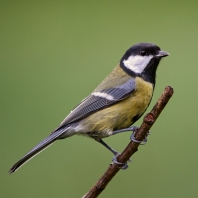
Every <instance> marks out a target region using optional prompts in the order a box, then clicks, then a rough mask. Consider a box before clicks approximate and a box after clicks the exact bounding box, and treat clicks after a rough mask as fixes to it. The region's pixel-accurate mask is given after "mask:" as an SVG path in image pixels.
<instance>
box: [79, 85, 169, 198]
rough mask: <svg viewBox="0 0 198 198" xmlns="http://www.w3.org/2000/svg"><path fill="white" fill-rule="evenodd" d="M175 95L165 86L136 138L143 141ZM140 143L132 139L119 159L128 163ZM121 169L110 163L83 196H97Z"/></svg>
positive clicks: (89, 197) (93, 197)
mask: <svg viewBox="0 0 198 198" xmlns="http://www.w3.org/2000/svg"><path fill="white" fill-rule="evenodd" d="M172 95H173V88H172V87H170V86H167V87H165V89H164V92H163V93H162V95H161V97H160V98H159V99H158V101H157V103H156V104H155V106H154V107H153V109H152V110H151V112H150V113H148V114H147V115H146V116H145V117H144V120H143V123H142V125H141V126H140V128H139V129H138V130H137V131H136V134H135V139H136V140H139V141H143V139H144V138H145V136H146V135H147V134H148V131H149V130H150V128H151V127H152V125H153V124H154V122H155V121H156V119H157V118H158V116H159V115H160V113H161V112H162V110H163V109H164V107H165V106H166V104H167V103H168V101H169V99H170V98H171V96H172ZM139 145H140V143H136V142H134V141H131V142H130V143H129V144H128V146H127V147H126V148H125V150H124V151H123V152H122V154H121V155H119V156H118V159H117V161H118V162H121V163H126V162H127V161H128V160H129V158H130V157H131V156H132V155H133V154H134V153H135V152H136V151H137V149H138V146H139ZM119 170H120V168H119V165H117V164H115V163H113V164H110V166H109V168H108V169H107V171H106V172H105V173H104V174H103V175H102V177H101V178H100V179H99V180H98V181H97V182H96V184H95V185H94V186H93V187H92V188H91V189H90V190H89V192H87V193H86V194H85V195H84V196H83V198H95V197H97V196H98V195H99V194H100V193H101V192H102V191H103V190H104V189H105V187H106V186H107V184H108V183H109V182H110V181H111V179H112V178H113V177H114V176H115V175H116V173H117V172H118V171H119Z"/></svg>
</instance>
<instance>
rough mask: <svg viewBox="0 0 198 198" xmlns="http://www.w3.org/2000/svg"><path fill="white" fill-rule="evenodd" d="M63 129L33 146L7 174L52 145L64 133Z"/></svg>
mask: <svg viewBox="0 0 198 198" xmlns="http://www.w3.org/2000/svg"><path fill="white" fill-rule="evenodd" d="M65 130H66V129H65V128H62V129H58V130H57V131H55V132H54V133H51V134H50V136H48V137H47V138H46V139H44V140H43V141H42V142H40V143H39V144H38V145H37V146H35V147H34V148H33V149H32V150H31V151H29V152H28V153H27V154H26V155H25V156H23V157H22V158H21V159H20V160H19V161H18V162H16V163H15V164H14V165H13V166H12V167H11V168H10V170H9V173H10V174H11V173H13V172H15V171H16V170H17V169H19V168H20V167H21V166H22V165H24V164H25V163H26V162H28V161H29V160H30V159H31V158H33V157H35V156H36V155H37V154H39V153H40V152H41V151H43V150H44V149H46V148H47V147H49V146H50V145H52V144H53V143H54V141H55V140H57V138H58V137H59V136H61V135H62V134H63V133H64V132H65Z"/></svg>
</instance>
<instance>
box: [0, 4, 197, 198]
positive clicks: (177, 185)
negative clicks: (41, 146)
mask: <svg viewBox="0 0 198 198" xmlns="http://www.w3.org/2000/svg"><path fill="white" fill-rule="evenodd" d="M197 6H198V3H196V1H194V3H193V1H191V2H189V1H159V0H158V1H155V0H151V1H143V2H142V1H131V0H127V1H113V0H109V1H79V0H76V1H61V0H60V1H18V0H16V1H14V0H10V1H5V0H1V1H0V95H1V101H0V105H1V107H0V109H1V110H0V119H1V132H0V135H1V138H0V159H1V171H0V186H1V187H0V197H2V198H4V197H5V198H7V197H16V198H17V197H20V198H23V197H28V198H35V197H52V198H53V197H60V198H62V197H82V196H83V195H84V194H85V193H86V192H87V191H88V190H89V189H90V188H91V187H92V185H93V184H94V183H95V182H96V181H97V180H98V179H99V177H100V176H101V175H102V174H103V173H104V171H105V170H106V169H107V167H108V165H109V164H110V162H111V159H112V157H113V156H112V154H111V153H110V152H109V151H107V150H106V149H105V148H103V147H102V146H101V145H99V144H98V143H96V142H95V141H93V140H90V139H88V138H83V137H80V136H73V137H72V138H69V139H66V140H63V141H58V142H56V143H55V144H54V145H53V146H51V147H50V148H48V149H47V150H45V151H44V152H43V153H41V154H40V155H38V156H37V157H35V158H34V159H33V160H31V162H29V163H27V164H26V165H25V166H23V167H22V168H21V169H20V170H18V171H17V172H16V173H14V174H12V175H9V174H8V170H9V168H10V167H11V166H12V165H13V163H15V162H16V161H17V160H19V159H20V158H21V157H22V156H23V155H24V154H26V152H28V151H29V150H30V149H31V148H33V147H34V146H35V145H36V144H37V143H39V142H40V141H41V140H42V139H44V138H45V137H46V136H48V134H49V133H50V132H51V131H53V130H54V129H55V128H56V127H57V126H58V125H59V123H60V122H61V121H62V119H63V118H64V117H65V116H66V115H67V114H68V113H69V112H70V111H71V110H72V109H73V108H74V107H75V106H76V105H77V104H78V103H79V102H80V101H81V100H82V99H83V98H84V97H86V96H87V95H88V94H89V93H90V92H91V91H92V90H93V89H94V88H95V87H96V86H97V85H98V84H99V83H100V82H101V81H102V80H103V79H104V78H105V77H106V76H107V75H108V74H109V73H110V72H111V70H112V69H113V68H114V67H115V66H116V65H117V63H118V62H119V60H120V58H121V57H122V55H123V54H124V52H125V51H126V50H127V49H128V48H129V47H130V46H131V45H133V44H136V43H138V42H152V43H155V44H157V45H159V46H160V47H161V49H162V50H165V51H168V52H169V53H170V54H171V56H169V57H167V58H165V59H163V61H162V62H161V64H160V66H159V68H158V71H157V77H158V78H157V84H156V89H155V93H154V96H153V100H152V103H151V105H150V107H149V109H148V111H149V110H151V108H152V107H153V105H154V104H155V102H156V101H157V99H158V98H159V97H160V95H161V93H162V92H163V90H164V87H165V86H166V85H171V86H172V87H173V88H174V90H175V93H174V95H173V97H172V98H171V100H170V102H169V103H168V105H167V107H166V108H165V109H164V111H163V112H162V114H161V115H160V117H159V119H158V120H157V122H156V123H155V125H154V126H153V128H152V130H151V131H152V135H151V136H149V140H148V143H147V144H146V145H145V146H141V147H140V148H139V151H138V152H137V153H136V154H135V155H134V156H133V162H132V163H131V164H129V168H128V169H127V170H126V171H120V172H119V173H118V174H117V175H116V176H115V177H114V179H113V180H112V181H111V182H110V184H109V185H108V186H107V188H106V189H105V190H104V192H103V193H102V194H101V195H100V197H101V198H102V197H103V198H109V197H121V196H122V197H123V198H125V197H147V198H151V197H152V198H153V197H161V198H166V197H174V198H175V197H180V198H181V197H182V198H183V197H197V193H198V188H197V185H198V172H197V167H198V158H197V138H198V133H197V128H198V122H197V111H198V107H197V96H198V93H197V88H196V87H197V83H198V78H197V71H198V61H197V56H198V55H197V48H198V39H197V35H198V23H197V18H198V12H197ZM148 111H147V112H148ZM141 122H142V118H141V119H140V120H139V121H138V122H137V123H136V126H139V125H140V124H141ZM129 137H130V133H125V134H120V135H117V136H115V137H111V138H107V139H105V141H106V142H107V143H108V144H109V145H111V146H112V147H113V148H114V149H116V150H118V151H122V150H123V149H124V148H125V146H126V145H127V144H128V142H129Z"/></svg>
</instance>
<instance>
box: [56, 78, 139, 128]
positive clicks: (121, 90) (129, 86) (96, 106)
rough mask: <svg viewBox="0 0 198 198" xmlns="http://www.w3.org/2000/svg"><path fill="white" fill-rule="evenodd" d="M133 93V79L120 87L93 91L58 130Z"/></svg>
mask: <svg viewBox="0 0 198 198" xmlns="http://www.w3.org/2000/svg"><path fill="white" fill-rule="evenodd" d="M134 91H135V79H133V78H131V79H130V80H128V81H127V82H125V83H124V84H122V85H120V86H117V87H114V88H108V89H104V90H101V91H98V92H97V91H95V92H93V93H92V94H91V95H89V96H88V97H87V98H85V99H84V100H82V102H81V103H80V104H79V105H78V106H77V107H76V108H74V110H73V111H71V113H70V114H69V115H68V116H67V117H66V118H65V119H64V120H63V121H62V122H61V124H60V126H59V127H58V128H60V127H63V126H65V125H67V124H70V123H73V122H76V121H78V120H80V119H82V118H85V117H87V116H89V115H90V114H92V113H94V112H95V111H98V110H100V109H104V108H106V107H109V106H111V105H113V104H115V103H117V102H119V101H121V100H123V99H125V98H127V97H128V96H129V95H130V94H132V93H133V92H134Z"/></svg>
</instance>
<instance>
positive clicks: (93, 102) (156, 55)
mask: <svg viewBox="0 0 198 198" xmlns="http://www.w3.org/2000/svg"><path fill="white" fill-rule="evenodd" d="M168 55H169V53H167V52H165V51H162V50H161V49H160V48H159V47H158V46H157V45H154V44H151V43H138V44H136V45H133V46H132V47H130V48H129V49H128V50H127V51H126V52H125V54H124V55H123V57H122V58H121V60H120V63H119V64H118V65H117V66H116V67H115V68H114V69H113V71H112V72H111V73H110V74H109V75H108V76H107V77H106V78H105V79H104V80H103V81H102V82H101V84H99V86H98V87H97V88H96V89H95V90H94V91H93V92H92V93H91V94H90V95H89V96H88V97H86V98H85V99H84V100H82V101H81V102H80V104H79V105H78V106H76V107H75V108H74V109H73V111H71V112H70V113H69V115H68V116H67V117H66V118H65V119H64V120H63V121H62V122H61V124H60V125H59V127H58V128H57V129H55V130H54V131H53V132H52V133H51V134H50V135H49V136H48V137H47V138H46V139H44V140H43V141H42V142H40V143H39V144H38V145H37V146H36V147H34V148H33V149H32V150H31V151H29V152H28V153H27V154H26V155H25V156H24V157H23V158H21V159H20V160H19V161H18V162H16V163H15V164H14V165H13V166H12V168H11V169H10V170H9V172H10V173H13V172H14V171H16V170H17V169H18V168H19V167H21V166H22V165H23V164H24V163H25V162H27V161H28V160H30V159H31V158H32V157H34V156H35V155H36V154H38V153H40V152H41V151H42V150H44V149H45V148H47V147H48V146H50V145H51V144H52V143H54V142H55V141H56V140H59V139H64V138H67V137H70V136H72V135H75V134H77V135H85V136H88V137H91V138H93V139H95V140H96V141H98V142H99V143H101V144H102V145H104V146H105V147H106V148H108V149H109V150H110V151H111V152H112V153H113V154H114V155H116V154H117V152H116V151H115V150H113V149H112V148H111V147H109V146H108V145H107V144H106V143H105V142H104V141H102V138H105V137H108V136H111V135H114V134H117V132H116V131H119V130H120V129H125V128H128V127H130V126H131V125H132V124H133V123H134V122H136V121H137V120H138V119H139V118H140V117H141V116H142V114H143V113H144V112H145V111H146V109H147V107H148V106H149V103H150V101H151V99H152V96H153V91H154V88H155V78H156V70H157V67H158V64H159V62H160V60H161V58H163V57H166V56H168Z"/></svg>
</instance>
